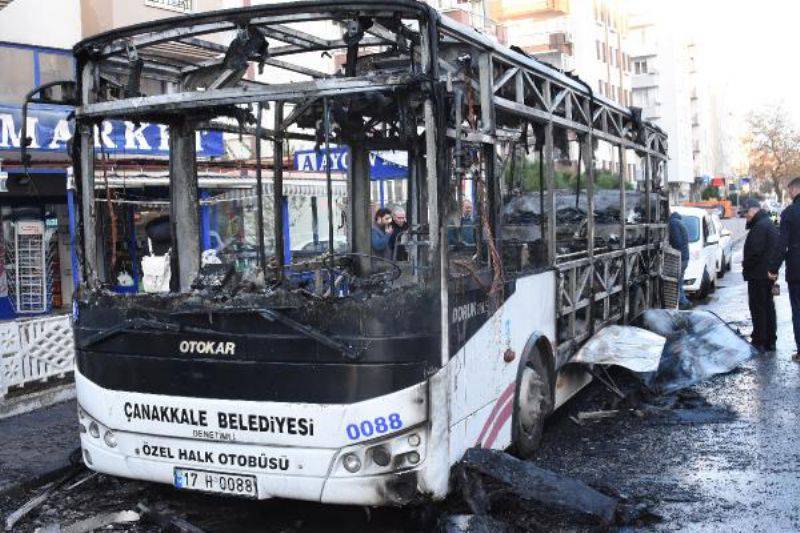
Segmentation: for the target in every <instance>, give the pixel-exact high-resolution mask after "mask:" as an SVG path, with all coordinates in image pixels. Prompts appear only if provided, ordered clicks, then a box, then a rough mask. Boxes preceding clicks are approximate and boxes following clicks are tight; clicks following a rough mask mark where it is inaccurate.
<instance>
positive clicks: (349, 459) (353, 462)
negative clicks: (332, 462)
mask: <svg viewBox="0 0 800 533" xmlns="http://www.w3.org/2000/svg"><path fill="white" fill-rule="evenodd" d="M342 466H344V469H345V470H347V471H348V472H350V473H351V474H355V473H356V472H358V471H359V470H361V459H359V458H358V456H357V455H356V454H354V453H348V454H346V455H345V456H344V457H342Z"/></svg>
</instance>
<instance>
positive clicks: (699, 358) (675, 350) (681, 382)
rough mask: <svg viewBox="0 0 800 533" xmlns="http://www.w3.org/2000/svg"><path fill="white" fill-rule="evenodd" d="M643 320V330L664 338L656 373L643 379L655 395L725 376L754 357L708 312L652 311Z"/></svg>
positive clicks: (751, 349) (728, 328) (645, 314)
mask: <svg viewBox="0 0 800 533" xmlns="http://www.w3.org/2000/svg"><path fill="white" fill-rule="evenodd" d="M643 319H644V327H645V328H647V329H649V330H650V331H652V332H654V333H657V334H659V335H662V336H664V337H666V339H667V342H666V345H665V346H664V351H663V353H662V354H661V362H660V363H659V365H658V370H657V371H656V373H655V375H652V376H650V379H648V380H646V383H647V386H648V387H649V388H650V389H652V390H654V391H657V392H664V393H668V392H673V391H676V390H679V389H683V388H686V387H690V386H692V385H695V384H697V383H700V382H701V381H704V380H706V379H708V378H709V377H711V376H715V375H717V374H727V373H728V372H730V371H732V370H734V369H735V368H736V367H738V366H739V365H740V364H742V363H743V362H745V361H747V360H748V359H750V358H752V357H754V356H755V355H756V351H755V349H753V347H752V346H750V344H749V343H748V342H747V341H745V340H744V339H743V338H742V337H740V336H739V335H738V334H737V333H736V332H735V331H734V330H733V329H731V328H730V327H729V326H728V325H727V324H726V323H725V322H723V321H722V320H721V319H720V318H719V317H718V316H717V315H715V314H713V313H710V312H708V311H671V310H665V309H654V310H649V311H646V312H645V313H644V317H643Z"/></svg>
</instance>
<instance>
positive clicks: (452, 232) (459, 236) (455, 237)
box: [447, 198, 476, 246]
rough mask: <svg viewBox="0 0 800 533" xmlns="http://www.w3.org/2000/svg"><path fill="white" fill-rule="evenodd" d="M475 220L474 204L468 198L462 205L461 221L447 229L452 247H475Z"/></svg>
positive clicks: (448, 242)
mask: <svg viewBox="0 0 800 533" xmlns="http://www.w3.org/2000/svg"><path fill="white" fill-rule="evenodd" d="M475 230H476V225H475V219H474V218H473V217H472V202H471V201H469V200H467V199H466V198H465V199H464V201H463V202H462V203H461V220H460V221H459V223H458V224H457V225H450V226H449V227H448V228H447V244H449V245H450V246H457V245H459V246H475Z"/></svg>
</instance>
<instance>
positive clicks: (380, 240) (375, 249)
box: [372, 207, 394, 259]
mask: <svg viewBox="0 0 800 533" xmlns="http://www.w3.org/2000/svg"><path fill="white" fill-rule="evenodd" d="M392 233H394V230H393V229H392V212H391V211H389V210H388V209H386V208H385V207H381V208H380V209H378V210H377V211H375V217H374V218H373V220H372V255H374V256H375V257H382V258H384V259H392V242H391V241H392Z"/></svg>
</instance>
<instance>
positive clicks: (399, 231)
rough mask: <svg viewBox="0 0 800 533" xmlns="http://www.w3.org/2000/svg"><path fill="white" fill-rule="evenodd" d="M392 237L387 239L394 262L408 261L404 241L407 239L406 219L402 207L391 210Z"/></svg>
mask: <svg viewBox="0 0 800 533" xmlns="http://www.w3.org/2000/svg"><path fill="white" fill-rule="evenodd" d="M391 228H392V236H391V237H390V239H389V246H390V247H391V248H392V252H393V255H394V260H395V261H408V251H407V250H406V246H405V241H406V239H407V238H408V229H409V225H408V219H407V218H406V210H405V209H403V208H402V207H395V208H394V209H393V210H392V224H391Z"/></svg>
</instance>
